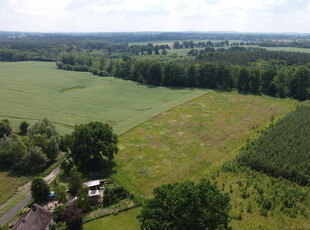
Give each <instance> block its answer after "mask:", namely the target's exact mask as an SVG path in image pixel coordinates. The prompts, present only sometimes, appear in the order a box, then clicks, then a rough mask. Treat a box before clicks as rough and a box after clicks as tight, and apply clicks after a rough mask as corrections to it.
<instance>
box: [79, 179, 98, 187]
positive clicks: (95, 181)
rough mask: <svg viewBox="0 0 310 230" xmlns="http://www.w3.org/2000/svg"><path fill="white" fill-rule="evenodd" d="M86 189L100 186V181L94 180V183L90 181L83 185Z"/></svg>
mask: <svg viewBox="0 0 310 230" xmlns="http://www.w3.org/2000/svg"><path fill="white" fill-rule="evenodd" d="M83 185H84V187H88V188H90V187H93V186H99V185H100V180H92V181H88V182H85V183H83Z"/></svg>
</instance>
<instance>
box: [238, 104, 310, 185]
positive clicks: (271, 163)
mask: <svg viewBox="0 0 310 230" xmlns="http://www.w3.org/2000/svg"><path fill="white" fill-rule="evenodd" d="M309 140H310V103H309V102H304V103H303V104H301V105H300V106H298V107H297V109H296V110H295V111H294V112H291V113H289V114H288V115H287V116H286V117H285V118H283V119H282V120H281V121H279V122H278V123H276V124H275V125H271V126H270V127H269V129H267V130H266V131H265V133H264V134H263V135H262V136H261V137H260V138H258V139H257V140H255V141H253V142H252V143H249V144H248V145H247V146H246V147H245V149H244V150H243V151H242V152H241V154H240V156H239V158H238V160H239V161H240V162H242V163H244V164H245V165H248V166H250V167H251V168H252V169H255V170H260V171H263V172H265V173H268V174H271V175H273V176H277V177H278V176H281V177H284V178H287V179H289V180H292V181H295V182H298V183H300V184H302V185H306V184H309V183H310V154H309V153H310V143H309Z"/></svg>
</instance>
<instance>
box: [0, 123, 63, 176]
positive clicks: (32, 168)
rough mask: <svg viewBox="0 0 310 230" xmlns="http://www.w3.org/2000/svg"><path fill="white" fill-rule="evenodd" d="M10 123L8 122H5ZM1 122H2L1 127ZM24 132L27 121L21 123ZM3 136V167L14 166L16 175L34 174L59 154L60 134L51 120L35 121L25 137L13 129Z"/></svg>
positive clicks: (0, 165)
mask: <svg viewBox="0 0 310 230" xmlns="http://www.w3.org/2000/svg"><path fill="white" fill-rule="evenodd" d="M4 122H5V123H7V125H8V126H9V123H8V121H4ZM1 126H2V124H0V127H1ZM20 127H21V133H23V132H24V130H23V128H24V127H25V123H23V125H22V124H21V126H20ZM1 134H3V136H2V137H1V138H0V168H1V169H11V170H12V171H13V172H14V173H16V174H22V175H34V174H36V173H39V172H42V171H43V170H44V169H46V168H47V166H48V165H49V164H51V163H53V162H54V161H55V160H56V158H57V156H58V153H59V142H60V138H59V134H58V133H57V132H56V130H55V126H54V124H53V123H52V122H51V121H50V120H48V119H46V118H45V119H42V120H40V121H35V122H34V123H33V124H32V125H30V126H29V127H28V128H27V134H26V136H24V137H23V138H21V137H19V136H18V135H16V134H12V132H11V131H10V129H8V130H7V131H5V132H2V133H1Z"/></svg>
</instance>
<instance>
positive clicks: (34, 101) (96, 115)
mask: <svg viewBox="0 0 310 230" xmlns="http://www.w3.org/2000/svg"><path fill="white" fill-rule="evenodd" d="M0 75H1V79H0V85H1V88H0V95H1V98H2V100H1V103H0V106H1V108H2V109H1V112H0V118H1V119H9V120H10V121H11V122H12V123H13V125H14V127H15V128H17V127H18V124H19V123H20V122H21V121H22V120H28V121H29V122H32V121H33V120H37V119H40V118H42V117H48V118H49V119H51V120H53V121H54V122H55V123H56V125H57V129H58V130H59V131H60V132H61V133H68V132H70V131H71V129H72V127H73V126H74V125H75V124H78V123H86V122H89V121H92V120H98V121H103V122H108V123H110V124H111V125H113V126H114V125H117V124H119V126H118V127H117V128H116V129H118V130H120V131H119V132H122V131H124V130H125V129H129V128H131V127H132V125H133V126H134V125H136V124H139V123H140V122H143V121H144V120H145V119H148V118H150V117H152V116H154V115H156V114H157V113H160V112H163V111H164V110H165V109H169V106H172V107H174V106H176V105H178V104H180V103H183V102H185V101H186V100H190V99H192V98H194V97H196V96H199V95H201V94H203V93H205V91H200V90H198V91H195V90H187V89H168V88H162V87H149V86H145V85H139V84H137V83H133V82H131V81H124V80H120V79H116V78H113V77H106V78H100V77H96V76H93V75H92V74H90V73H80V72H70V71H61V70H57V69H56V67H55V63H42V62H19V63H0ZM167 105H169V106H167ZM163 107H164V108H163ZM3 108H5V109H3ZM156 108H159V109H158V110H156ZM150 111H151V112H150ZM144 113H147V116H146V118H144V116H143V114H144ZM136 115H138V116H139V118H138V119H134V117H135V116H136ZM128 118H130V119H131V126H128V124H126V120H127V119H128ZM133 120H135V122H133Z"/></svg>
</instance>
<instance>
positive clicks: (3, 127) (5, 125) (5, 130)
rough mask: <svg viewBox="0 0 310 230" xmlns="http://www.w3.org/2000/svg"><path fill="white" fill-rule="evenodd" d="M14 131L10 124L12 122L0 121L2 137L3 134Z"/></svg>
mask: <svg viewBox="0 0 310 230" xmlns="http://www.w3.org/2000/svg"><path fill="white" fill-rule="evenodd" d="M11 133H12V128H11V125H10V122H9V121H8V120H6V119H5V120H2V121H0V138H1V137H3V135H4V134H5V135H7V136H9V135H10V134H11Z"/></svg>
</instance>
